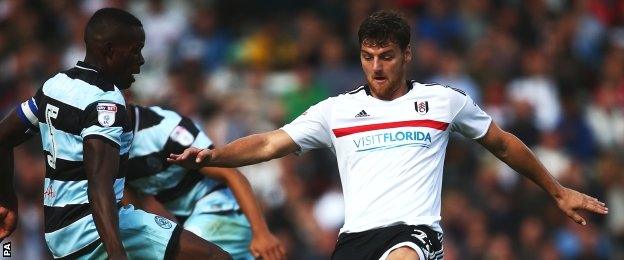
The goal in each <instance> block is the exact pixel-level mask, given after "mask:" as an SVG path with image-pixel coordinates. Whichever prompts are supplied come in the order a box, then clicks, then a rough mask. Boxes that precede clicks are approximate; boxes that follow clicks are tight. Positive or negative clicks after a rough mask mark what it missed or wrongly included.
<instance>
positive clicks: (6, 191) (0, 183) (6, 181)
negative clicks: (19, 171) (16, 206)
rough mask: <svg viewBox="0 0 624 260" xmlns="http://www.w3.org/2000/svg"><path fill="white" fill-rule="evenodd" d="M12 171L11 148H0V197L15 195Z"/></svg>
mask: <svg viewBox="0 0 624 260" xmlns="http://www.w3.org/2000/svg"><path fill="white" fill-rule="evenodd" d="M13 171H14V168H13V148H12V147H11V148H6V147H2V148H0V196H1V197H2V198H0V199H4V197H7V196H11V195H12V196H14V195H15V190H14V189H13Z"/></svg>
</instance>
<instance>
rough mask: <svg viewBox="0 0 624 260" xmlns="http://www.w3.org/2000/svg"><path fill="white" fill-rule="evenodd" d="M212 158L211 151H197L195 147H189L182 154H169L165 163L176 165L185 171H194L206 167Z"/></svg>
mask: <svg viewBox="0 0 624 260" xmlns="http://www.w3.org/2000/svg"><path fill="white" fill-rule="evenodd" d="M211 158H212V151H211V150H210V149H203V150H202V149H199V148H195V147H189V148H186V149H185V150H184V152H182V154H170V155H169V158H167V162H169V163H173V164H178V165H180V166H182V167H184V168H186V169H190V170H195V169H199V168H201V167H203V166H207V165H205V164H207V163H208V162H209V161H210V159H211Z"/></svg>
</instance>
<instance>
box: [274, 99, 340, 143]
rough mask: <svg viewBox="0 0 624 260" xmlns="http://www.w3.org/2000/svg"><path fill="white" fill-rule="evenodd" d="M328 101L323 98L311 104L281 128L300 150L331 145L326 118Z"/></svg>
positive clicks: (329, 108)
mask: <svg viewBox="0 0 624 260" xmlns="http://www.w3.org/2000/svg"><path fill="white" fill-rule="evenodd" d="M329 101H330V100H329V99H328V100H324V101H321V102H320V103H318V104H316V105H314V106H311V107H310V108H308V110H307V111H306V112H304V113H303V114H301V115H300V116H299V117H297V118H296V119H295V120H293V121H292V122H291V123H289V124H286V125H285V126H283V127H282V128H281V129H282V130H284V131H285V132H286V133H287V134H288V135H289V136H290V138H292V139H293V141H295V143H296V144H297V145H298V146H299V149H300V152H302V153H303V152H306V151H309V150H312V149H317V148H327V147H331V146H332V139H331V135H330V130H329V126H328V124H327V120H326V118H327V117H329V113H330V111H331V106H330V105H331V103H330V102H329Z"/></svg>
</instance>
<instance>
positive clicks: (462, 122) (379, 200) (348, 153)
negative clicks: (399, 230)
mask: <svg viewBox="0 0 624 260" xmlns="http://www.w3.org/2000/svg"><path fill="white" fill-rule="evenodd" d="M408 86H409V87H410V90H409V91H408V93H407V94H405V95H403V96H401V97H399V98H396V99H394V100H391V101H384V100H380V99H377V98H374V97H373V96H372V95H370V90H369V88H368V87H367V86H361V87H359V88H358V89H356V90H354V91H351V92H349V93H346V94H342V95H339V96H336V97H331V98H328V99H326V100H324V101H321V102H319V103H318V104H316V105H314V106H312V107H310V108H309V109H308V110H307V111H306V112H305V113H303V114H302V115H301V116H299V117H298V118H297V119H295V120H294V121H293V122H291V123H290V124H287V125H285V126H284V127H282V129H283V130H284V131H286V133H288V135H289V136H290V137H291V138H292V139H293V140H294V141H295V143H297V145H299V147H300V148H301V152H305V151H307V150H310V149H316V148H325V147H327V148H330V149H331V150H332V151H333V152H334V153H335V154H336V158H337V160H338V168H339V171H340V179H341V181H342V189H343V194H344V200H345V223H344V226H343V227H342V229H341V230H340V232H341V233H342V232H360V231H365V230H370V229H373V228H379V227H385V226H390V225H394V224H401V223H403V224H408V225H428V226H430V227H431V228H433V229H434V230H436V231H438V232H442V228H441V227H440V224H439V222H440V219H441V217H440V204H441V190H442V170H443V165H444V155H445V153H446V145H447V143H448V140H449V131H456V132H459V133H461V134H462V135H464V136H465V137H468V138H472V139H478V138H481V137H483V136H484V135H485V134H486V132H487V130H488V127H489V126H490V122H491V121H492V119H491V118H490V116H488V115H487V114H486V113H485V112H483V110H481V109H480V108H479V107H478V106H477V104H475V103H474V102H473V101H472V99H471V98H470V97H469V96H467V95H466V94H465V93H463V92H462V91H460V90H456V89H453V88H450V87H446V86H441V85H437V84H434V85H431V84H426V85H425V84H420V83H417V82H415V81H410V82H408Z"/></svg>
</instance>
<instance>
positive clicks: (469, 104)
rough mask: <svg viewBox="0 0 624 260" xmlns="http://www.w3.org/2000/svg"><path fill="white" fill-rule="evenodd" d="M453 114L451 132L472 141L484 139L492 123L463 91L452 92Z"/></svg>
mask: <svg viewBox="0 0 624 260" xmlns="http://www.w3.org/2000/svg"><path fill="white" fill-rule="evenodd" d="M450 92H452V93H451V94H450V95H451V110H452V111H451V112H452V113H454V114H455V117H454V118H453V120H452V122H451V131H454V132H458V133H460V134H462V135H463V136H465V137H467V138H471V139H479V138H481V137H483V136H484V135H485V134H486V133H487V131H488V129H489V127H490V123H491V122H492V118H491V117H490V116H489V115H488V114H486V113H485V112H484V111H483V110H481V108H479V106H478V105H477V103H475V102H474V101H473V100H472V98H470V96H468V95H466V94H465V93H463V92H461V91H455V90H451V91H450Z"/></svg>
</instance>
